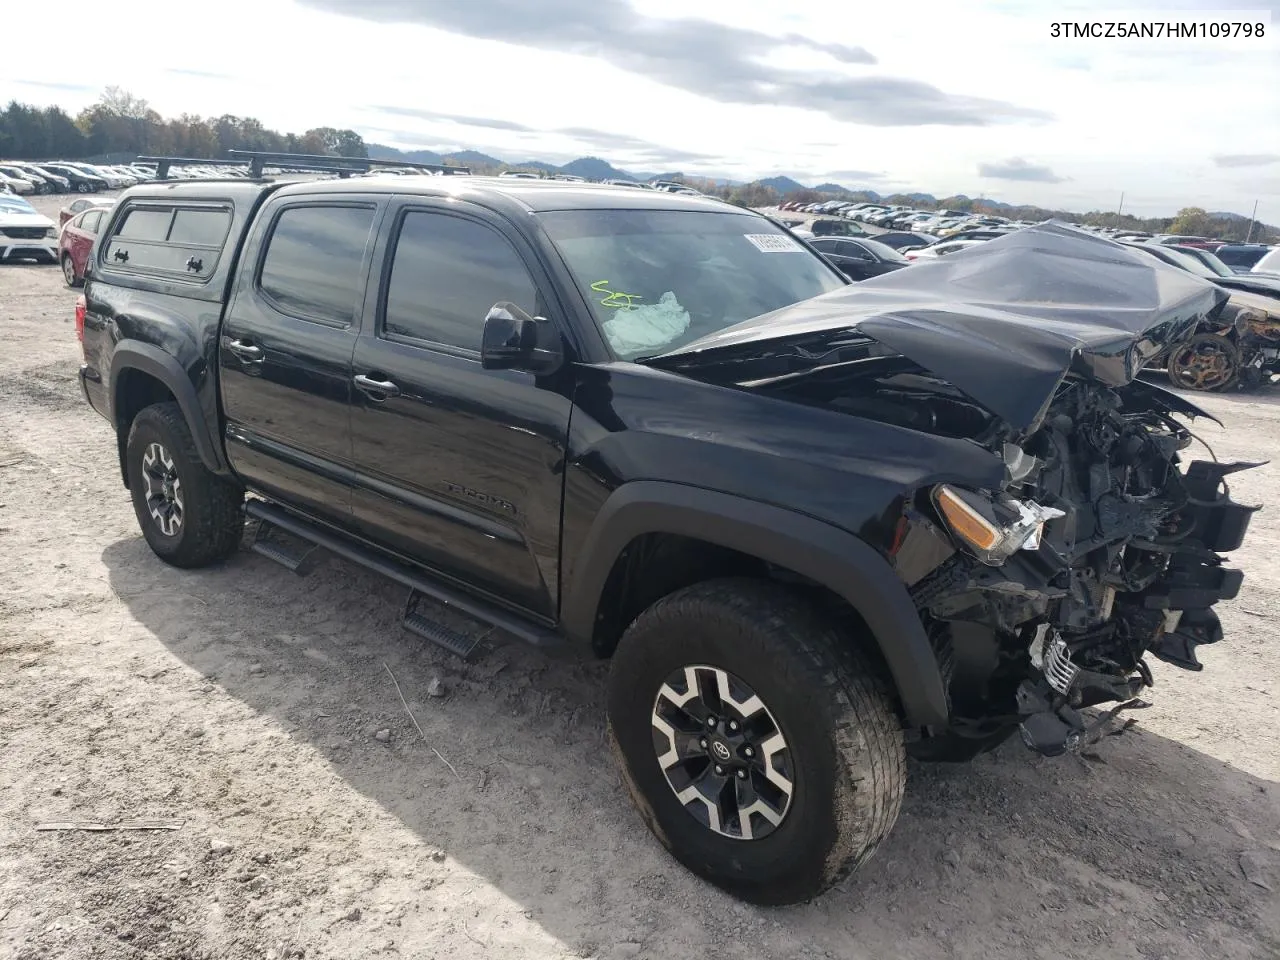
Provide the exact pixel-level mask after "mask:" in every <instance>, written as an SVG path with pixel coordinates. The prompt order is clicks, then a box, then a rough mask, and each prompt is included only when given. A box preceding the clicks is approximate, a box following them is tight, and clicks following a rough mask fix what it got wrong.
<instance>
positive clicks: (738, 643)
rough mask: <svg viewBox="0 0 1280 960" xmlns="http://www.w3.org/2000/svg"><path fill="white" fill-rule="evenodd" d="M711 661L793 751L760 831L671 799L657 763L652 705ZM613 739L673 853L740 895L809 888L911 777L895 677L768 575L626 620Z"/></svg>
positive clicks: (722, 583)
mask: <svg viewBox="0 0 1280 960" xmlns="http://www.w3.org/2000/svg"><path fill="white" fill-rule="evenodd" d="M692 664H707V665H710V666H712V667H717V668H720V669H723V670H725V671H728V672H729V673H731V674H733V675H734V676H736V677H738V678H740V679H741V680H742V682H744V683H745V684H747V685H748V686H750V687H751V688H752V689H753V690H754V691H755V693H756V694H757V695H758V696H759V697H760V699H761V700H762V701H763V702H764V704H765V706H766V707H767V709H768V710H769V711H770V712H771V713H772V714H773V716H774V717H775V718H776V720H777V723H778V726H779V727H780V729H781V731H782V733H783V734H784V736H785V738H786V741H787V745H788V748H789V750H790V753H791V759H792V766H793V768H794V775H795V782H794V792H793V794H792V797H791V801H790V807H789V809H788V810H787V812H786V814H785V816H784V818H783V819H782V822H781V823H780V824H779V825H778V826H777V827H776V829H774V831H773V832H772V833H769V834H768V835H767V836H764V837H762V838H761V839H755V840H744V839H740V838H731V837H726V836H722V835H721V834H719V833H716V832H715V831H713V830H712V829H710V828H709V827H708V826H706V825H705V824H704V823H702V822H701V821H700V820H698V819H696V818H695V817H694V816H691V815H690V812H689V811H688V810H686V809H685V807H684V805H682V804H681V803H680V801H679V800H677V799H676V794H675V791H674V790H673V788H672V786H671V784H670V783H668V780H667V777H666V775H665V774H664V773H663V771H662V768H661V767H660V765H659V762H658V756H657V751H656V749H655V746H654V737H653V729H652V725H651V723H652V714H653V709H654V702H655V698H656V697H657V695H658V691H659V688H660V687H661V685H662V684H663V683H664V682H665V681H666V679H667V678H668V677H669V676H670V675H671V674H672V672H673V671H676V670H679V669H680V668H681V667H682V666H687V665H692ZM608 734H609V742H610V745H611V747H612V749H613V751H614V755H615V758H616V759H617V762H618V766H619V768H620V770H621V772H622V778H623V781H624V784H625V786H626V787H627V789H628V791H629V792H630V794H631V796H632V799H633V800H634V801H635V804H636V806H637V807H638V808H639V810H640V813H641V815H642V817H643V818H644V820H645V822H646V823H647V824H648V826H649V829H650V830H652V831H653V833H654V835H655V836H656V837H657V838H658V840H659V841H660V842H661V843H662V844H663V845H664V846H665V847H666V848H667V849H668V850H669V851H670V852H671V853H672V855H673V856H674V857H675V858H676V859H677V860H679V861H680V862H681V863H683V864H684V865H685V866H686V867H688V868H689V869H690V870H692V871H693V872H694V873H696V874H698V875H699V876H702V877H704V878H705V879H707V880H709V881H710V882H711V883H714V884H715V885H717V886H719V887H721V888H723V889H725V890H726V891H728V892H730V893H732V894H734V895H735V896H738V897H740V898H742V899H744V900H747V901H750V902H753V903H759V904H787V903H796V902H800V901H804V900H808V899H811V898H812V897H815V896H817V895H818V894H820V893H822V892H823V891H824V890H826V889H828V888H829V887H831V886H832V885H833V884H835V883H837V882H839V881H840V880H841V879H843V878H844V877H845V876H847V875H848V874H849V873H850V872H851V871H853V870H854V869H856V868H857V867H858V866H860V865H861V864H862V863H863V862H865V861H866V860H867V859H868V858H870V857H871V855H872V854H873V853H874V852H875V850H876V848H877V846H878V845H879V844H880V842H881V841H882V840H883V839H884V838H885V837H886V836H887V835H888V833H889V831H890V830H891V829H892V827H893V825H894V822H895V821H896V820H897V817H898V810H899V808H900V806H901V802H902V794H903V790H904V788H905V785H906V761H905V752H904V748H903V737H902V728H901V723H900V722H899V720H898V717H897V714H896V712H895V709H894V706H893V700H892V698H891V697H890V695H889V692H888V685H887V682H886V680H885V679H884V678H883V677H882V676H881V675H880V671H879V670H878V669H877V667H876V666H875V665H874V664H873V662H872V661H871V660H870V659H869V658H867V657H866V656H865V655H863V654H862V653H861V652H860V651H859V649H858V648H857V646H856V643H855V641H854V638H852V637H849V636H846V635H844V634H843V633H842V632H841V630H840V629H839V628H838V627H837V626H836V624H834V623H833V622H832V621H831V620H830V619H829V618H828V617H826V616H825V615H824V614H823V613H822V612H821V611H820V610H819V609H818V608H817V607H816V606H815V605H814V604H812V603H811V602H809V601H808V600H806V599H805V598H804V597H803V596H802V595H800V594H799V593H797V592H793V591H792V590H790V589H788V588H786V587H784V586H782V585H779V584H774V583H770V582H768V581H763V580H752V579H721V580H711V581H706V582H703V583H699V584H695V585H694V586H691V587H687V588H685V589H683V590H679V591H677V592H675V593H673V594H671V595H669V596H667V597H665V598H663V599H662V600H659V601H658V602H657V603H655V604H654V605H653V606H651V607H650V608H649V609H647V610H645V611H644V612H643V613H642V614H641V615H640V616H639V617H638V618H637V619H636V620H635V622H633V623H632V624H631V626H630V627H629V628H628V629H627V631H626V633H625V634H624V635H623V638H622V640H621V642H620V643H619V645H618V649H617V651H616V652H615V653H614V657H613V663H612V667H611V673H610V678H609V689H608Z"/></svg>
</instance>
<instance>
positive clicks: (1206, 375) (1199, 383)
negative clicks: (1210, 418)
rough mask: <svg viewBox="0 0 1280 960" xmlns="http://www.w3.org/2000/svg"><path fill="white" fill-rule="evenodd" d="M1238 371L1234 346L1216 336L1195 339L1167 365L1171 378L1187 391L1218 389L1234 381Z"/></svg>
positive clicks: (1175, 353)
mask: <svg viewBox="0 0 1280 960" xmlns="http://www.w3.org/2000/svg"><path fill="white" fill-rule="evenodd" d="M1238 369H1239V355H1238V353H1237V351H1236V349H1235V346H1234V345H1233V344H1232V343H1231V341H1229V340H1225V339H1223V338H1222V337H1217V336H1203V335H1202V336H1198V337H1196V338H1194V339H1193V340H1192V341H1191V342H1190V343H1189V344H1187V345H1186V346H1185V347H1181V348H1179V349H1178V350H1176V351H1175V352H1174V354H1173V357H1172V358H1171V361H1170V363H1169V373H1170V379H1172V380H1173V382H1174V383H1175V384H1176V385H1178V386H1180V387H1183V388H1184V389H1188V390H1221V389H1222V388H1224V387H1227V386H1229V385H1230V384H1231V383H1232V382H1233V381H1234V380H1235V378H1236V372H1237V370H1238Z"/></svg>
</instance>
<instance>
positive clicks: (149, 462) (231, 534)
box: [125, 402, 244, 567]
mask: <svg viewBox="0 0 1280 960" xmlns="http://www.w3.org/2000/svg"><path fill="white" fill-rule="evenodd" d="M125 456H126V457H128V470H129V490H130V493H131V494H132V495H133V509H134V513H136V514H137V516H138V524H139V526H141V528H142V535H143V537H144V538H145V539H146V541H147V544H148V545H149V546H150V547H151V549H152V550H153V551H154V552H155V554H156V556H158V557H160V559H161V560H164V561H165V562H166V563H171V564H173V565H174V566H175V567H203V566H208V565H209V564H211V563H217V562H219V561H221V560H225V559H226V558H227V557H229V556H230V555H231V554H233V553H234V552H235V550H236V547H237V546H239V543H240V536H241V533H242V532H243V530H244V514H243V513H242V511H241V507H242V505H243V502H244V493H243V491H242V490H240V488H239V487H237V486H236V485H235V484H233V483H231V482H229V481H228V480H226V479H224V478H223V477H220V476H218V475H217V474H215V473H213V472H212V471H211V470H210V469H209V468H208V467H206V466H205V465H204V463H203V462H202V461H201V459H200V455H199V453H197V451H196V445H195V441H194V440H193V439H192V437H191V429H190V428H189V427H188V426H187V421H186V420H185V419H184V418H183V416H182V409H181V408H180V407H179V406H178V405H177V404H176V403H172V402H171V403H157V404H154V405H152V406H150V407H147V408H145V409H144V410H143V411H142V412H141V413H139V414H138V415H137V417H135V418H134V421H133V425H132V427H131V428H130V430H129V441H128V445H127V448H126V451H125Z"/></svg>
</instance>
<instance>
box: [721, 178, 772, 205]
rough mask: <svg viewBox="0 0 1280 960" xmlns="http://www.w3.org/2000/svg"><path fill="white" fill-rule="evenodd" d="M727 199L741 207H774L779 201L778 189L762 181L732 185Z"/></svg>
mask: <svg viewBox="0 0 1280 960" xmlns="http://www.w3.org/2000/svg"><path fill="white" fill-rule="evenodd" d="M725 199H726V200H728V201H729V202H730V203H736V204H737V205H738V206H740V207H772V206H774V205H776V204H777V203H778V191H777V190H775V189H773V187H766V186H765V185H764V184H762V183H744V184H741V185H740V186H736V187H731V188H730V189H729V191H728V196H726V197H725Z"/></svg>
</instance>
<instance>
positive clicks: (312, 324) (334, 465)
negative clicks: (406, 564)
mask: <svg viewBox="0 0 1280 960" xmlns="http://www.w3.org/2000/svg"><path fill="white" fill-rule="evenodd" d="M380 204H385V201H377V202H375V201H374V200H372V199H369V198H359V197H351V198H343V197H339V196H336V195H326V196H325V197H324V198H323V199H317V198H314V197H312V198H298V199H296V200H295V199H282V200H280V201H276V202H273V203H269V204H268V206H266V207H264V209H263V211H262V213H261V214H260V215H259V223H260V226H259V227H258V228H257V229H256V231H255V234H254V236H253V237H252V238H251V239H250V241H249V243H248V245H247V246H246V248H245V251H244V254H243V260H242V262H241V265H240V270H239V279H238V280H237V292H236V295H235V299H234V300H233V301H232V303H231V304H230V305H229V306H228V308H227V316H226V319H225V321H224V322H223V325H222V329H221V337H220V342H219V344H218V354H219V372H220V374H221V377H222V403H223V409H224V412H225V414H226V448H227V457H228V458H229V459H230V461H231V464H232V466H234V467H235V470H236V472H237V473H238V474H240V476H241V477H243V478H244V479H245V480H246V481H247V482H248V484H249V485H250V486H251V487H252V488H254V489H256V490H259V491H261V492H263V493H266V494H268V495H275V496H277V497H279V498H280V499H281V500H283V501H284V502H286V503H289V504H291V505H294V506H297V507H299V508H301V509H303V510H305V511H307V512H309V513H311V514H313V515H314V516H316V517H319V518H321V519H325V520H329V521H331V522H334V523H339V524H344V525H345V524H348V523H349V522H350V516H351V475H352V468H351V421H350V406H349V405H350V403H351V394H352V387H351V354H352V352H353V351H354V350H355V343H356V333H357V330H358V320H359V316H358V313H359V310H360V306H361V304H362V303H363V300H364V289H365V283H366V279H367V277H368V274H369V258H370V256H371V254H372V246H373V245H372V243H371V237H372V236H373V227H374V224H375V222H376V221H377V217H378V214H379V212H380V209H379V206H380Z"/></svg>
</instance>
